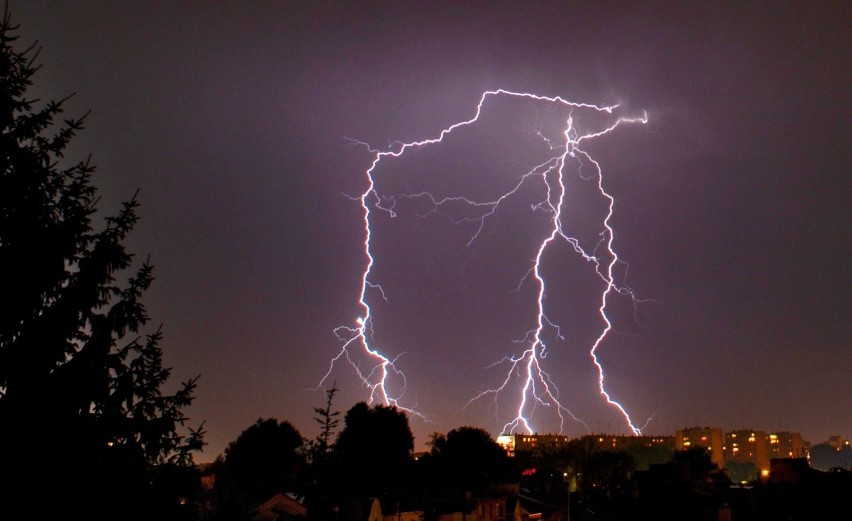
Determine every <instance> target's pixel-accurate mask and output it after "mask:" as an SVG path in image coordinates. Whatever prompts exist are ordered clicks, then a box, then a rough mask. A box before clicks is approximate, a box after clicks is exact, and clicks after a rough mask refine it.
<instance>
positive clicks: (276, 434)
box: [213, 418, 304, 520]
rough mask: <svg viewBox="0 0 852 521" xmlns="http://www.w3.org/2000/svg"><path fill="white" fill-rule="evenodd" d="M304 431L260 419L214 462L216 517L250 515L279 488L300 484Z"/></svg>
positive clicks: (282, 423)
mask: <svg viewBox="0 0 852 521" xmlns="http://www.w3.org/2000/svg"><path fill="white" fill-rule="evenodd" d="M303 444H304V440H303V438H302V435H301V434H300V433H299V431H298V430H296V428H295V427H293V426H292V425H291V424H290V423H289V422H287V421H283V422H280V423H279V422H278V420H276V419H273V418H268V419H258V420H257V422H255V423H254V425H252V426H251V427H249V428H247V429H246V430H244V431H243V432H242V433H241V434H240V435H239V436H238V437H237V439H236V440H235V441H232V442H231V443H230V444H228V448H226V449H225V454H224V457H221V456H220V457H219V458H217V460H216V461H215V462H214V469H215V475H216V480H215V485H214V487H215V496H216V500H215V502H216V506H215V512H216V514H215V516H213V517H214V518H216V519H228V520H239V519H248V518H249V516H250V514H251V511H252V510H253V509H254V508H256V507H257V506H258V505H260V504H261V503H262V502H264V501H266V500H267V499H269V498H271V497H272V496H274V495H275V494H277V493H279V492H293V491H295V490H296V489H297V488H298V486H297V485H298V483H297V476H298V473H299V471H300V470H301V468H302V467H303V464H304V456H303V452H302V447H303Z"/></svg>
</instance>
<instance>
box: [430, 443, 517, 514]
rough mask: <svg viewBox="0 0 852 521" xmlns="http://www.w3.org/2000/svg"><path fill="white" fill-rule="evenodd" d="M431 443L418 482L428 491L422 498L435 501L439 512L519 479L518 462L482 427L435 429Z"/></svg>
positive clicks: (457, 506)
mask: <svg viewBox="0 0 852 521" xmlns="http://www.w3.org/2000/svg"><path fill="white" fill-rule="evenodd" d="M430 444H431V451H430V453H429V454H428V455H427V456H424V457H422V458H420V460H419V461H418V462H417V469H418V476H417V479H418V481H417V483H418V487H420V488H422V489H425V490H426V491H427V493H426V497H425V498H423V499H421V501H422V502H424V503H428V504H431V505H435V506H436V507H437V512H436V513H446V512H451V511H458V510H459V509H466V508H469V507H470V504H469V503H468V501H467V500H468V499H469V498H472V497H482V496H483V495H484V494H485V492H486V490H487V487H489V486H491V485H497V484H503V483H517V482H518V470H517V466H516V465H515V462H514V461H513V460H512V458H510V457H509V455H508V454H507V453H506V451H505V450H504V449H503V447H501V446H500V445H499V444H497V442H496V441H495V440H494V438H492V436H491V434H489V433H488V432H487V431H485V430H483V429H480V428H478V427H459V428H456V429H453V430H451V431H450V432H449V433H447V435H446V436H444V435H443V434H440V433H435V434H433V436H432V440H431V442H430Z"/></svg>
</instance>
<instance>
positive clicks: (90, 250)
mask: <svg viewBox="0 0 852 521" xmlns="http://www.w3.org/2000/svg"><path fill="white" fill-rule="evenodd" d="M16 31H17V27H16V26H15V25H14V24H13V23H12V22H11V17H10V15H9V13H8V12H6V13H5V14H4V16H3V19H2V21H0V170H2V173H0V288H2V298H0V306H2V307H0V426H2V428H0V468H2V469H3V475H4V478H3V479H4V481H6V483H4V485H5V486H4V487H3V491H4V501H3V502H2V506H0V508H5V509H8V510H9V511H14V512H16V513H17V514H18V515H20V513H21V512H32V511H33V509H38V510H37V512H38V515H35V516H34V517H44V518H49V517H53V515H59V514H60V513H61V515H62V516H63V517H77V516H80V517H82V518H86V519H106V518H109V519H150V518H158V519H169V518H178V517H182V516H184V514H185V513H186V515H190V514H189V513H187V508H186V505H187V504H189V503H191V501H189V499H190V496H192V494H193V493H194V492H195V486H194V485H193V484H194V483H195V482H196V480H194V479H192V477H191V474H192V472H193V466H192V456H191V454H192V452H193V451H196V450H198V449H200V448H201V446H202V444H203V433H202V432H201V430H200V428H198V429H196V430H192V429H190V428H188V427H187V428H186V432H184V425H185V424H186V422H187V420H188V418H187V417H186V415H185V413H184V410H185V408H186V407H188V406H189V405H190V404H191V403H192V399H193V391H194V390H195V387H196V379H191V380H189V381H187V382H184V383H183V384H182V386H180V388H179V389H178V390H177V391H176V392H175V393H174V394H164V393H163V392H162V387H163V385H164V384H165V383H166V381H167V380H168V378H169V377H170V369H169V368H167V367H165V366H164V365H163V353H162V350H161V347H160V341H161V339H162V333H161V331H160V329H155V330H154V331H153V332H150V333H147V334H145V333H144V332H143V327H144V326H145V325H146V324H147V323H148V321H149V316H148V314H147V312H146V309H145V306H144V305H143V304H142V302H141V297H142V295H143V293H144V292H145V291H146V290H147V289H148V287H149V286H150V284H151V282H152V281H153V272H152V266H151V264H150V263H148V262H147V261H146V262H144V263H142V265H141V266H140V267H138V268H137V269H136V271H135V273H132V274H130V275H129V276H127V279H126V281H125V282H124V283H123V284H121V283H119V282H118V281H117V278H118V277H119V274H120V273H122V272H123V271H124V270H126V269H129V268H131V265H132V260H133V257H132V255H131V254H130V253H128V252H127V251H126V250H125V248H124V246H123V241H124V240H125V238H126V237H127V235H128V233H129V232H130V231H131V230H132V229H133V226H134V225H135V223H136V222H137V215H136V209H137V206H138V202H137V200H136V198H135V196H134V197H133V198H132V199H130V200H129V201H127V202H125V203H123V205H122V208H121V210H120V211H119V212H118V213H117V215H113V216H110V217H108V218H106V219H105V224H104V225H103V226H102V227H97V226H96V225H95V224H94V220H95V217H96V215H97V209H96V203H97V202H98V195H97V190H96V188H95V186H94V185H93V184H92V179H91V178H92V174H93V172H94V167H93V165H92V164H91V163H90V161H89V160H88V159H86V160H84V161H79V162H68V161H66V159H65V158H64V154H65V151H66V148H67V146H68V144H69V143H70V141H71V140H72V138H73V137H74V136H75V134H76V133H77V132H78V131H79V130H81V129H82V127H83V118H79V119H65V120H64V121H58V119H59V117H60V115H61V114H62V111H63V101H64V100H63V101H59V102H53V101H50V102H47V103H43V104H42V103H39V102H38V100H33V99H30V98H29V97H28V96H27V91H28V89H29V88H30V87H31V86H32V84H33V77H34V75H35V74H36V72H37V70H38V66H37V65H36V64H35V63H34V60H35V58H36V56H37V52H36V50H35V49H34V48H33V47H29V48H24V49H23V50H18V49H17V48H16V46H17V44H18V41H17V40H18V36H17V33H16ZM182 476H183V477H186V478H188V479H189V481H183V477H182ZM166 484H170V485H169V486H166ZM42 495H43V496H49V497H50V498H51V500H50V501H47V502H36V501H32V498H33V496H42ZM7 513H8V512H7ZM0 517H7V516H3V515H2V513H0ZM29 517H33V516H32V515H30V516H29Z"/></svg>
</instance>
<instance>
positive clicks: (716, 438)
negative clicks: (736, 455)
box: [675, 427, 725, 469]
mask: <svg viewBox="0 0 852 521" xmlns="http://www.w3.org/2000/svg"><path fill="white" fill-rule="evenodd" d="M694 447H704V448H705V449H707V450H708V451H710V461H712V462H713V463H715V464H716V465H718V467H719V468H720V469H721V468H724V467H725V444H724V439H723V437H722V429H715V428H710V427H689V428H687V429H678V430H677V431H676V432H675V450H679V451H682V450H688V449H691V448H694Z"/></svg>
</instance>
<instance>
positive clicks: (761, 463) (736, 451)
mask: <svg viewBox="0 0 852 521" xmlns="http://www.w3.org/2000/svg"><path fill="white" fill-rule="evenodd" d="M775 439H776V440H777V436H776V438H775ZM769 458H770V450H769V435H767V434H766V431H756V430H751V429H746V430H738V431H731V432H727V433H725V461H736V462H738V463H745V462H748V463H754V465H755V466H756V467H757V470H758V472H759V473H760V475H761V476H767V475H769Z"/></svg>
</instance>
